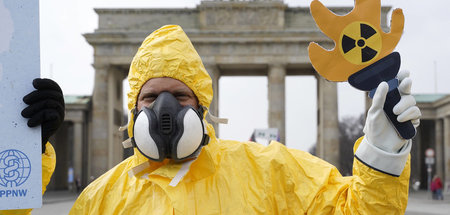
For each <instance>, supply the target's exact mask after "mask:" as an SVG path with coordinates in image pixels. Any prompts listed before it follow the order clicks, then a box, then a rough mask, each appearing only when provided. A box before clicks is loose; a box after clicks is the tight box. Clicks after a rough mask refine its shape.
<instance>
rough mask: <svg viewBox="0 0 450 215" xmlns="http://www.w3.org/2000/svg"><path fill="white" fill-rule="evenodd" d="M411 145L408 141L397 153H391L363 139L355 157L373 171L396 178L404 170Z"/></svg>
mask: <svg viewBox="0 0 450 215" xmlns="http://www.w3.org/2000/svg"><path fill="white" fill-rule="evenodd" d="M411 145H412V144H411V140H408V142H406V144H405V145H404V146H403V148H402V149H401V150H400V151H399V152H398V153H391V152H386V151H384V150H382V149H380V148H378V147H376V146H374V145H372V144H370V143H369V142H368V141H367V139H366V137H364V138H363V140H362V141H361V144H360V145H359V147H358V149H357V150H356V153H355V157H356V159H358V160H359V161H361V162H362V163H364V164H365V165H366V166H368V167H370V168H372V169H374V170H377V171H379V172H382V173H386V174H388V175H392V176H396V177H398V176H400V174H401V173H402V171H403V169H404V168H405V165H406V161H407V160H408V155H409V152H410V151H411Z"/></svg>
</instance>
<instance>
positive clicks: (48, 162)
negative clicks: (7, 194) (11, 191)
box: [0, 142, 56, 215]
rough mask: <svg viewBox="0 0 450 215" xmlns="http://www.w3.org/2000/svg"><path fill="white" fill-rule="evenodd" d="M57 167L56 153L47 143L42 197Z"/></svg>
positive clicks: (25, 210)
mask: <svg viewBox="0 0 450 215" xmlns="http://www.w3.org/2000/svg"><path fill="white" fill-rule="evenodd" d="M55 165H56V153H55V149H53V146H52V144H50V142H47V144H46V145H45V152H44V153H43V154H42V195H44V193H45V191H46V190H47V185H48V183H49V182H50V179H51V177H52V174H53V171H55ZM31 210H33V209H21V210H5V211H0V215H3V214H4V215H10V214H31Z"/></svg>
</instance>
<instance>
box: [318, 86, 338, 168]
mask: <svg viewBox="0 0 450 215" xmlns="http://www.w3.org/2000/svg"><path fill="white" fill-rule="evenodd" d="M317 79H318V81H317V83H318V84H317V87H318V90H317V92H318V94H319V95H318V103H317V107H318V109H319V113H318V115H319V120H318V122H319V128H318V131H319V132H318V135H319V137H318V143H317V148H316V154H317V156H319V157H320V158H322V159H324V160H326V161H328V162H329V163H331V164H333V165H334V166H336V167H337V168H339V121H338V103H337V84H336V83H335V82H330V81H327V80H325V79H324V78H322V77H318V78H317Z"/></svg>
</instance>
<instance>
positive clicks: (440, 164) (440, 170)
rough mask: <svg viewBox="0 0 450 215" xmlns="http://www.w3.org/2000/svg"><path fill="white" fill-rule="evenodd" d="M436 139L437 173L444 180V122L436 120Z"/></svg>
mask: <svg viewBox="0 0 450 215" xmlns="http://www.w3.org/2000/svg"><path fill="white" fill-rule="evenodd" d="M434 129H435V132H434V137H435V145H436V148H435V154H436V155H435V156H436V173H437V174H438V175H439V176H440V177H441V178H442V177H444V166H445V165H444V157H443V155H444V152H443V150H444V146H443V139H442V120H441V119H436V120H435V121H434ZM422 153H423V152H422Z"/></svg>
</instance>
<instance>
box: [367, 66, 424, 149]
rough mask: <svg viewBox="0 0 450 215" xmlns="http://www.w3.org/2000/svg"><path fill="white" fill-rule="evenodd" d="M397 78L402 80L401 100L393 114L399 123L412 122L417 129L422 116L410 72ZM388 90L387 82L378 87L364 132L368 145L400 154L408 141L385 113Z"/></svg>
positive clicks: (400, 88) (399, 74) (400, 86)
mask: <svg viewBox="0 0 450 215" xmlns="http://www.w3.org/2000/svg"><path fill="white" fill-rule="evenodd" d="M397 78H398V79H399V80H400V84H399V86H398V90H399V92H400V95H401V99H400V101H399V102H398V103H397V104H396V105H395V106H394V109H393V112H394V114H395V115H397V116H398V117H397V120H398V121H399V122H406V121H409V120H411V122H412V123H413V125H414V127H415V128H416V127H417V126H419V124H420V119H419V118H420V116H421V115H422V114H421V112H420V110H419V108H418V107H417V106H415V105H416V100H415V99H414V97H413V96H412V95H411V84H412V81H411V79H410V78H409V72H408V71H400V72H399V73H398V75H397ZM388 90H389V86H388V84H387V83H386V82H382V83H380V85H378V88H377V90H376V92H375V95H374V97H373V101H372V106H371V107H370V109H369V112H368V113H367V119H366V125H365V126H364V130H363V131H364V134H365V138H366V139H367V142H368V143H370V144H372V145H374V146H376V147H378V148H379V149H381V150H383V151H385V152H390V153H398V152H399V151H400V150H401V149H402V147H403V146H404V145H405V144H406V143H407V142H408V140H405V139H403V138H401V137H400V136H399V134H398V133H397V131H396V130H395V128H394V126H393V125H392V124H391V122H390V121H389V119H388V118H387V117H386V115H385V113H384V110H383V106H384V101H385V100H386V95H387V93H388Z"/></svg>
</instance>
